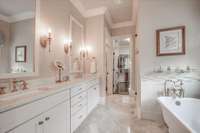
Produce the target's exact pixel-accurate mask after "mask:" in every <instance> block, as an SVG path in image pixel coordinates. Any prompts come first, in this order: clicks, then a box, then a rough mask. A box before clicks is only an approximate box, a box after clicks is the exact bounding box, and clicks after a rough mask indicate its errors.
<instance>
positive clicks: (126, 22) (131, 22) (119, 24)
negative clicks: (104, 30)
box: [112, 20, 134, 29]
mask: <svg viewBox="0 0 200 133" xmlns="http://www.w3.org/2000/svg"><path fill="white" fill-rule="evenodd" d="M133 25H134V22H133V20H131V21H125V22H121V23H115V24H112V29H116V28H122V27H128V26H133Z"/></svg>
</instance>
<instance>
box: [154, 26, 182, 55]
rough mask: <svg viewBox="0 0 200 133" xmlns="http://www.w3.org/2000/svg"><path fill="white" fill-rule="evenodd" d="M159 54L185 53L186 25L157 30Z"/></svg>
mask: <svg viewBox="0 0 200 133" xmlns="http://www.w3.org/2000/svg"><path fill="white" fill-rule="evenodd" d="M156 41H157V44H156V46H157V48H156V50H157V52H156V53H157V56H169V55H184V54H185V26H179V27H172V28H167V29H159V30H157V31H156Z"/></svg>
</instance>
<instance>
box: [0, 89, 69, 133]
mask: <svg viewBox="0 0 200 133" xmlns="http://www.w3.org/2000/svg"><path fill="white" fill-rule="evenodd" d="M69 98H70V97H69V89H66V90H65V91H61V92H57V93H55V94H52V95H49V96H47V97H44V98H41V99H39V100H36V101H33V102H31V103H28V104H26V105H22V106H19V107H16V108H14V109H11V110H8V111H6V112H2V113H0V127H1V132H0V133H27V131H28V133H29V132H30V133H32V132H36V133H41V132H39V131H40V129H41V127H43V128H42V130H44V131H46V132H48V133H51V132H49V130H48V129H49V127H51V128H53V129H60V130H63V131H64V132H60V133H69V132H70V115H69V116H67V114H70V110H69V108H70V103H69ZM66 121H67V122H66ZM60 123H64V124H63V125H64V126H63V125H62V124H60ZM49 125H50V126H49ZM53 125H54V127H52V126H53ZM68 125H69V126H68ZM64 128H65V129H64ZM66 128H67V129H68V130H67V132H66ZM51 131H52V130H51ZM42 133H44V132H42ZM52 133H53V132H52Z"/></svg>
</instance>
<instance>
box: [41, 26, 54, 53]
mask: <svg viewBox="0 0 200 133" xmlns="http://www.w3.org/2000/svg"><path fill="white" fill-rule="evenodd" d="M51 40H52V31H51V29H50V28H49V30H48V34H46V35H42V36H41V38H40V44H41V46H42V47H43V48H46V47H47V45H49V52H51Z"/></svg>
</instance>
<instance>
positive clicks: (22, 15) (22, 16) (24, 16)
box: [9, 12, 35, 22]
mask: <svg viewBox="0 0 200 133" xmlns="http://www.w3.org/2000/svg"><path fill="white" fill-rule="evenodd" d="M34 17H35V13H34V12H24V13H20V14H17V15H14V16H11V17H9V18H10V22H17V21H22V20H26V19H32V18H34Z"/></svg>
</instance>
